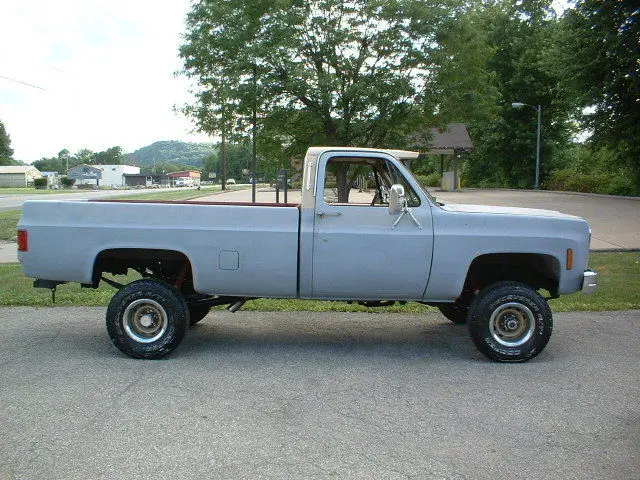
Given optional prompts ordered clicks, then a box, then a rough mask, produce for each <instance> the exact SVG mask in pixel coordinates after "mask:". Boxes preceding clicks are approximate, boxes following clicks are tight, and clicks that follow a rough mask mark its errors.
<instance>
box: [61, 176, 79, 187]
mask: <svg viewBox="0 0 640 480" xmlns="http://www.w3.org/2000/svg"><path fill="white" fill-rule="evenodd" d="M60 183H62V186H63V187H67V188H69V187H72V186H73V184H74V183H76V180H75V178H67V177H62V178H61V179H60Z"/></svg>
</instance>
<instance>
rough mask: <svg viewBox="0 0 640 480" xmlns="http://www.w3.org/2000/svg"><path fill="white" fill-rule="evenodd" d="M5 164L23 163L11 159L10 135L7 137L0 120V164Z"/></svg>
mask: <svg viewBox="0 0 640 480" xmlns="http://www.w3.org/2000/svg"><path fill="white" fill-rule="evenodd" d="M6 165H23V163H22V162H18V161H17V160H14V159H13V148H11V137H9V134H8V133H7V130H6V129H5V127H4V124H3V123H2V122H0V166H6Z"/></svg>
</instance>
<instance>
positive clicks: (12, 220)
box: [0, 210, 20, 240]
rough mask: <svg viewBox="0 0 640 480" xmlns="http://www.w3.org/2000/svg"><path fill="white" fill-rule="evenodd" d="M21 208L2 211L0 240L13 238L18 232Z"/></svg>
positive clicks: (0, 214)
mask: <svg viewBox="0 0 640 480" xmlns="http://www.w3.org/2000/svg"><path fill="white" fill-rule="evenodd" d="M18 220H20V210H10V211H8V212H0V240H11V239H12V238H13V237H15V236H16V235H17V234H16V225H18Z"/></svg>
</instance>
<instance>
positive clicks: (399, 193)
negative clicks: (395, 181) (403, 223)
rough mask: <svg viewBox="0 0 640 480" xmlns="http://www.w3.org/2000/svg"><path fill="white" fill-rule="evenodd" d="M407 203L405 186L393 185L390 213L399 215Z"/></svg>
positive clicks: (390, 197)
mask: <svg viewBox="0 0 640 480" xmlns="http://www.w3.org/2000/svg"><path fill="white" fill-rule="evenodd" d="M405 203H406V200H405V198H404V187H403V186H402V185H391V189H390V190H389V215H397V214H399V213H400V212H402V209H403V208H404V206H405Z"/></svg>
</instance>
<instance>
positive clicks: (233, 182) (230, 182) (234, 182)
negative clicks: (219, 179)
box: [227, 178, 236, 185]
mask: <svg viewBox="0 0 640 480" xmlns="http://www.w3.org/2000/svg"><path fill="white" fill-rule="evenodd" d="M235 184H236V181H235V180H234V179H233V178H230V179H228V180H227V185H235Z"/></svg>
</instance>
